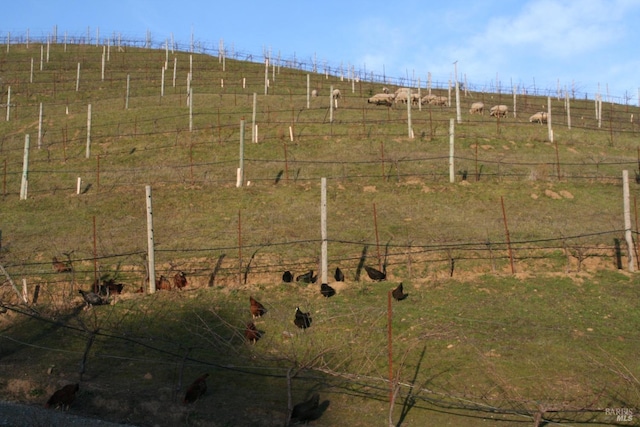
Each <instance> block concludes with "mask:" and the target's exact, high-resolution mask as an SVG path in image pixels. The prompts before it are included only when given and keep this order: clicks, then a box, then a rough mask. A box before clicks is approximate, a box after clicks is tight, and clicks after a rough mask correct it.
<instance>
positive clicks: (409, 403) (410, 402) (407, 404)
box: [396, 346, 427, 427]
mask: <svg viewBox="0 0 640 427" xmlns="http://www.w3.org/2000/svg"><path fill="white" fill-rule="evenodd" d="M426 351H427V346H423V347H422V352H421V353H420V357H419V358H418V364H417V365H416V370H415V371H414V373H413V378H412V379H411V387H409V393H408V394H407V397H406V398H405V399H404V402H403V404H402V411H401V412H400V418H399V419H398V423H397V424H396V427H400V426H402V423H403V422H404V420H405V418H406V417H407V415H408V414H409V411H411V408H413V407H414V405H415V404H416V399H415V396H414V394H413V388H414V386H415V383H416V380H417V378H418V372H420V366H421V365H422V361H423V360H424V354H425V352H426Z"/></svg>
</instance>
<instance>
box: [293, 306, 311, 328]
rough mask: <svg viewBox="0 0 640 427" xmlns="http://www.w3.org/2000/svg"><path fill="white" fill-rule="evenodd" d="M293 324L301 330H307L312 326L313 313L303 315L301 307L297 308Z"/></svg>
mask: <svg viewBox="0 0 640 427" xmlns="http://www.w3.org/2000/svg"><path fill="white" fill-rule="evenodd" d="M293 323H294V324H295V325H296V326H297V327H298V328H300V329H307V328H308V327H309V326H311V313H303V312H302V311H300V307H296V317H295V319H293Z"/></svg>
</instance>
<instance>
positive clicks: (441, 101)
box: [429, 96, 449, 107]
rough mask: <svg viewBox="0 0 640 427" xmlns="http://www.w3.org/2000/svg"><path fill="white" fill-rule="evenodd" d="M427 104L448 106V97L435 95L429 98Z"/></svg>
mask: <svg viewBox="0 0 640 427" xmlns="http://www.w3.org/2000/svg"><path fill="white" fill-rule="evenodd" d="M429 104H433V105H439V106H441V107H448V106H449V98H447V97H446V96H435V97H433V98H431V99H429Z"/></svg>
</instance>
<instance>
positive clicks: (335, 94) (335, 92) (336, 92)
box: [331, 89, 342, 99]
mask: <svg viewBox="0 0 640 427" xmlns="http://www.w3.org/2000/svg"><path fill="white" fill-rule="evenodd" d="M341 96H342V94H341V93H340V89H334V90H333V92H332V93H331V97H332V98H333V99H340V97H341Z"/></svg>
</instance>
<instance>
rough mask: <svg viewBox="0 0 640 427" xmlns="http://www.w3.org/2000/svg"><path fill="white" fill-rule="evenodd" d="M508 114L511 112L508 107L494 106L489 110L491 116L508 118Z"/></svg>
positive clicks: (502, 105)
mask: <svg viewBox="0 0 640 427" xmlns="http://www.w3.org/2000/svg"><path fill="white" fill-rule="evenodd" d="M507 112H509V108H508V107H507V106H506V105H504V104H500V105H494V106H493V107H491V110H489V116H492V117H507Z"/></svg>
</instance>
